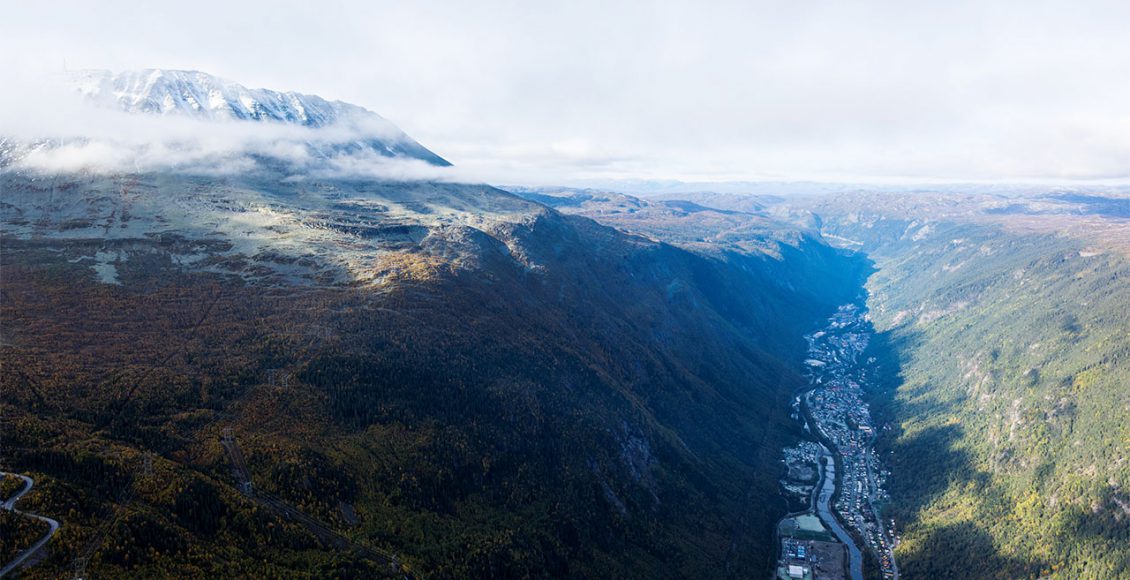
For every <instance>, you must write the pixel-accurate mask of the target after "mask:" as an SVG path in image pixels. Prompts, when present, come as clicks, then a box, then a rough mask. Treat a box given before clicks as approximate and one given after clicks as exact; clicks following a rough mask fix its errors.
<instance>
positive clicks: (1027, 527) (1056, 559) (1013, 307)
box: [808, 196, 1130, 578]
mask: <svg viewBox="0 0 1130 580" xmlns="http://www.w3.org/2000/svg"><path fill="white" fill-rule="evenodd" d="M906 197H908V198H913V196H906ZM864 201H865V200H852V201H851V202H847V201H846V200H845V199H840V200H834V201H830V202H829V201H825V202H821V203H819V204H816V203H814V204H811V205H809V206H808V207H809V208H810V209H812V211H814V212H815V213H816V214H817V215H819V216H820V218H821V219H822V220H823V227H824V231H825V232H827V233H829V234H831V235H834V236H840V237H841V240H842V241H843V242H844V243H845V244H849V245H853V246H854V247H856V248H859V249H862V250H863V251H865V252H867V253H868V254H869V255H870V256H871V257H872V258H873V259H874V260H875V263H876V267H877V272H876V273H875V274H874V275H873V276H872V278H871V279H870V281H869V283H868V289H869V291H870V293H871V297H870V306H871V311H872V314H873V316H874V319H875V324H876V327H877V329H879V330H880V331H882V335H881V338H882V343H881V344H880V345H878V347H879V348H876V352H880V351H883V350H884V349H886V350H889V351H891V352H895V353H897V356H895V357H892V359H891V360H885V361H881V362H882V363H883V368H884V369H885V371H886V377H885V378H886V385H885V388H886V389H887V390H886V391H885V392H877V393H875V404H876V405H877V407H878V410H879V411H880V414H881V415H880V416H881V417H882V418H884V419H885V420H886V421H889V423H890V427H891V429H890V430H889V431H888V432H886V434H885V436H884V439H883V441H882V446H883V447H882V449H884V451H883V452H884V453H890V455H889V459H888V461H889V462H890V465H891V467H892V471H893V474H894V475H893V476H892V479H891V482H892V494H893V504H892V506H891V507H890V510H889V513H890V515H892V516H893V517H894V518H895V519H896V520H897V521H898V523H899V528H900V531H901V533H902V537H903V541H902V544H901V545H900V546H899V548H898V551H897V557H898V559H899V567H900V569H901V571H902V572H903V574H904V575H905V576H906V577H907V578H943V577H946V578H966V577H998V578H1024V577H1032V578H1034V577H1042V576H1048V575H1051V576H1055V577H1064V578H1078V577H1083V578H1115V577H1124V576H1127V575H1130V453H1128V451H1127V449H1130V389H1128V388H1127V384H1126V377H1128V376H1130V313H1128V312H1127V309H1126V305H1127V304H1130V252H1128V247H1127V246H1126V245H1125V244H1124V243H1123V242H1122V239H1121V238H1120V237H1119V235H1118V232H1120V231H1121V232H1122V234H1123V235H1124V234H1125V233H1126V228H1130V224H1126V223H1125V221H1123V222H1121V224H1120V223H1119V222H1118V221H1117V218H1114V221H1111V219H1108V217H1107V216H1103V215H1096V214H1095V213H1094V212H1089V211H1087V208H1085V207H1084V208H1081V209H1080V208H1077V207H1072V208H1067V210H1064V208H1063V207H1057V206H1050V205H1047V203H1046V200H1036V201H1034V202H1028V201H1024V200H1020V201H1019V202H1008V203H1002V202H1000V201H999V200H989V201H990V202H991V203H988V204H982V203H979V202H982V201H984V200H978V199H976V198H970V200H969V201H968V202H967V205H965V206H961V205H959V204H955V203H953V200H952V199H941V198H930V197H929V196H922V197H920V198H919V199H918V200H913V199H912V200H910V201H908V200H907V199H901V200H900V199H898V198H895V197H894V196H888V197H887V198H886V199H872V200H870V203H861V202H864ZM1053 201H1054V200H1053ZM1037 202H1038V203H1044V204H1045V205H1044V206H1043V207H1042V213H1043V214H1044V215H1035V214H1033V213H1032V212H1030V211H1028V207H1027V206H1028V205H1031V204H1033V203H1037ZM1112 203H1114V201H1113V200H1112ZM1115 205H1118V204H1117V203H1115ZM986 206H988V207H989V208H995V211H986V212H982V211H980V210H981V209H983V208H985V207H986ZM1001 207H1004V208H1005V211H1001V210H1000V208H1001ZM1102 207H1105V206H1102ZM1049 208H1050V209H1049ZM947 213H948V214H949V215H945V214H947ZM938 215H943V217H942V219H938V218H936V217H935V218H934V219H931V216H938ZM1065 234H1067V235H1065ZM896 387H897V390H895V388H896Z"/></svg>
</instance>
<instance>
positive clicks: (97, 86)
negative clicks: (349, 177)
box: [72, 69, 450, 166]
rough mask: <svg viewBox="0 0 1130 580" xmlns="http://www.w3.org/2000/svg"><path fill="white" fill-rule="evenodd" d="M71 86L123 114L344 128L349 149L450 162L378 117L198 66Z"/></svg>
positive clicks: (87, 77) (85, 77)
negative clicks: (224, 76)
mask: <svg viewBox="0 0 1130 580" xmlns="http://www.w3.org/2000/svg"><path fill="white" fill-rule="evenodd" d="M72 81H73V83H74V86H75V88H76V89H77V90H78V91H79V92H80V93H81V94H82V95H84V96H85V97H86V98H87V99H88V100H90V101H92V102H94V103H95V104H98V105H102V106H108V107H111V108H116V109H119V110H122V111H124V112H127V113H141V114H153V115H162V116H180V117H189V118H196V119H203V120H209V121H258V122H266V123H279V124H287V125H295V126H301V127H306V128H309V129H323V128H331V127H342V128H348V129H350V130H351V131H350V136H351V138H350V139H349V143H348V144H346V145H347V146H348V147H349V148H350V149H351V150H355V149H357V148H358V147H360V148H363V149H369V150H373V151H375V152H377V153H379V154H381V155H382V156H386V157H409V158H415V159H419V160H423V161H426V162H428V163H431V164H433V165H441V166H442V165H450V163H448V162H447V161H446V160H444V159H443V158H441V157H439V156H438V155H436V154H435V153H433V152H431V151H429V150H428V149H426V148H425V147H423V146H422V145H420V144H419V143H417V142H416V141H414V140H413V139H412V138H411V137H409V136H408V135H407V134H405V133H404V132H403V131H401V130H400V129H399V128H397V127H396V126H395V125H393V124H392V123H391V122H389V121H388V120H386V119H385V118H384V117H381V116H380V115H378V114H376V113H374V112H372V111H369V110H368V109H365V108H363V107H359V106H357V105H352V104H349V103H344V102H342V101H327V100H326V99H323V98H321V97H319V96H317V95H307V94H302V93H296V92H292V91H288V92H279V91H273V90H270V89H249V88H247V87H245V86H243V85H240V84H239V83H236V82H232V81H228V80H225V79H222V78H220V77H217V76H214V75H210V74H208V73H204V72H200V71H184V70H167V69H144V70H137V71H125V72H111V71H104V70H88V71H81V72H78V73H76V74H75V75H74V77H73V79H72Z"/></svg>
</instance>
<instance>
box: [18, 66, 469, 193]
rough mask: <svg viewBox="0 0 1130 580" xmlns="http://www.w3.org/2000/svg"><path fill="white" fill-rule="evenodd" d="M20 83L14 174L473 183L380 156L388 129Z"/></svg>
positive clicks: (52, 82) (389, 138) (55, 83)
mask: <svg viewBox="0 0 1130 580" xmlns="http://www.w3.org/2000/svg"><path fill="white" fill-rule="evenodd" d="M20 84H21V85H22V87H21V88H22V89H23V88H26V90H20V91H17V92H16V94H14V95H13V94H9V95H7V96H6V97H5V98H4V99H3V102H0V109H2V110H3V113H0V145H4V146H2V147H0V163H4V164H6V165H8V167H9V168H10V169H13V170H17V171H27V172H34V173H39V174H53V173H74V172H91V173H140V172H160V171H176V172H185V173H193V174H207V175H238V174H247V173H257V172H275V173H279V172H281V173H283V175H284V176H285V177H288V178H290V179H305V178H314V179H379V180H397V181H416V180H428V181H463V180H467V179H469V178H471V177H472V176H470V175H467V174H466V173H465V172H460V171H458V170H455V169H454V168H451V167H437V166H434V165H431V164H429V163H427V162H425V161H421V160H418V159H414V158H410V157H406V156H388V155H384V154H382V150H383V149H384V147H383V145H382V144H388V145H395V144H396V143H397V141H398V140H399V139H402V138H405V136H404V135H403V134H401V133H398V134H390V132H389V130H388V129H387V124H382V123H380V122H373V121H371V120H369V119H366V118H364V117H362V116H357V117H351V118H347V119H343V120H341V121H340V122H338V123H335V124H334V125H331V126H328V127H321V128H310V127H304V126H300V125H291V124H286V123H280V122H257V121H243V120H209V119H195V118H188V117H184V116H172V115H170V116H163V115H157V114H142V113H126V112H123V111H120V110H116V109H114V108H111V107H109V106H106V105H105V104H98V103H95V102H93V101H91V100H90V99H84V98H83V97H82V96H80V95H79V94H78V93H77V92H76V91H75V90H74V89H73V87H71V86H70V85H69V84H68V82H67V79H66V78H64V77H58V78H46V79H38V80H37V82H25V83H20ZM378 119H379V118H378ZM382 121H383V120H382ZM5 157H7V159H5Z"/></svg>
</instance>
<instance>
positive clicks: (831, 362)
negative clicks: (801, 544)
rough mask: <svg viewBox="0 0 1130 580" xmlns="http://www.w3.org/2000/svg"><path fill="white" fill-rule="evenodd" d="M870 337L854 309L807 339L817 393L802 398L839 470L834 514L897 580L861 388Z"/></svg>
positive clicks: (881, 473) (882, 475)
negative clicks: (862, 357)
mask: <svg viewBox="0 0 1130 580" xmlns="http://www.w3.org/2000/svg"><path fill="white" fill-rule="evenodd" d="M869 337H870V328H869V325H868V324H867V319H866V317H865V316H864V315H863V314H862V313H860V312H859V310H858V309H857V308H855V307H852V306H847V307H841V309H840V310H839V312H837V313H836V315H835V316H834V317H833V318H832V320H831V322H830V324H829V327H828V329H826V330H825V331H822V332H818V333H815V334H813V335H810V336H809V337H808V341H809V353H808V355H809V361H808V366H809V369H810V371H811V373H812V384H813V385H814V386H815V387H816V388H815V389H813V390H812V391H810V392H809V393H808V394H807V395H806V397H807V398H806V403H807V407H808V409H809V411H810V413H811V415H812V418H813V419H814V422H815V427H816V428H817V429H818V430H819V432H820V434H821V435H823V436H824V437H825V438H826V439H828V440H829V441H831V443H832V446H833V447H834V450H833V451H834V452H835V453H837V454H838V455H839V459H840V463H841V465H842V467H841V468H840V469H841V473H842V476H841V482H840V487H839V494H838V497H837V498H836V501H835V504H834V505H835V509H836V512H837V513H838V515H839V516H840V519H841V521H843V522H844V523H845V524H847V526H848V527H849V528H853V529H854V531H855V532H856V533H857V534H858V536H859V537H861V538H862V539H863V540H864V542H865V543H866V544H867V547H868V548H870V549H871V550H872V551H873V552H874V553H875V554H876V556H877V557H878V558H879V561H880V564H881V566H882V573H883V576H884V577H885V578H895V577H897V575H898V569H897V567H896V566H895V562H894V554H893V551H894V547H895V543H896V542H897V538H896V537H895V536H894V534H893V533H891V532H890V528H889V527H887V526H885V525H884V523H883V520H882V518H881V516H880V514H879V507H878V506H879V505H880V504H882V503H883V502H886V501H889V500H890V497H889V495H888V494H887V492H886V490H885V489H884V485H885V484H886V480H887V477H888V476H889V473H888V472H887V471H886V470H884V469H883V468H882V466H881V465H880V463H879V458H878V456H877V455H876V454H875V452H874V449H873V447H872V444H873V442H874V438H875V427H874V426H873V424H872V422H871V413H870V409H868V405H867V403H865V402H864V401H863V398H862V395H863V392H862V388H861V386H860V382H861V380H862V377H861V373H862V367H861V366H860V364H859V357H860V355H862V353H863V351H864V349H866V348H867V343H868V339H869ZM869 362H873V361H869Z"/></svg>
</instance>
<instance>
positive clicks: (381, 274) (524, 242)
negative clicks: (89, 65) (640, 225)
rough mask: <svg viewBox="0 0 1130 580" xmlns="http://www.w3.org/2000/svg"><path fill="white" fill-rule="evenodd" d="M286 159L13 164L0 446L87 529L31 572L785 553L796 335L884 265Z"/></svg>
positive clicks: (664, 563)
mask: <svg viewBox="0 0 1130 580" xmlns="http://www.w3.org/2000/svg"><path fill="white" fill-rule="evenodd" d="M280 177H281V176H278V177H275V178H273V179H274V180H273V181H272V180H271V179H272V178H270V176H269V174H268V176H267V177H264V175H263V174H256V175H254V176H251V177H248V178H242V179H237V178H224V179H220V180H216V179H213V178H206V177H199V176H196V177H194V176H191V175H178V174H133V175H121V176H109V177H106V176H98V175H71V176H68V175H59V176H55V177H53V178H51V179H49V180H46V181H36V180H29V179H28V178H27V177H26V176H24V175H22V174H19V173H18V172H10V173H8V174H6V175H5V176H4V182H3V188H4V202H5V206H4V208H3V209H4V219H5V237H4V240H3V244H4V252H3V271H4V281H3V305H2V307H3V319H4V321H5V324H4V336H3V337H2V343H0V349H2V351H3V358H4V361H5V369H6V370H5V373H4V374H3V385H2V393H3V395H2V405H3V414H4V424H5V434H4V437H3V455H4V457H5V458H7V459H6V460H7V462H8V463H9V464H10V467H11V468H12V469H14V470H18V471H21V472H24V473H30V474H34V476H35V480H36V492H35V493H34V494H33V495H30V496H29V497H28V499H27V500H25V507H27V508H28V509H31V510H34V511H35V512H36V513H41V514H45V515H50V516H52V517H55V518H56V519H58V520H59V521H60V522H61V523H62V527H61V529H60V532H59V534H58V535H57V539H55V540H52V544H51V545H50V547H49V553H48V556H47V558H46V560H44V561H43V562H41V563H39V564H37V565H36V566H35V567H33V568H29V569H27V570H25V572H24V575H25V576H26V577H33V578H34V577H55V576H58V575H60V574H64V573H69V571H71V570H73V569H75V567H77V566H82V567H83V569H84V570H86V571H88V572H89V573H91V574H94V575H112V576H134V577H151V576H155V575H177V576H204V575H216V574H220V573H223V574H224V575H227V576H231V575H235V576H257V577H261V576H262V575H263V574H267V575H272V576H293V575H311V576H325V575H335V576H357V575H366V576H372V575H379V574H388V573H392V572H394V571H395V570H397V569H399V570H400V572H399V573H410V574H412V575H418V576H421V577H422V576H428V577H468V576H477V577H481V576H495V577H527V576H544V575H556V576H585V577H593V576H600V577H637V576H641V575H642V576H651V577H663V576H684V577H685V576H727V575H729V576H748V575H750V574H754V575H757V574H760V573H762V571H763V570H765V569H766V568H767V567H768V565H769V563H770V562H771V560H772V558H773V549H772V547H771V545H770V544H769V542H767V541H766V538H767V537H769V536H770V534H771V529H772V526H773V525H774V523H775V522H776V520H777V518H778V517H779V516H780V515H781V514H782V513H783V511H784V506H783V505H782V502H781V500H780V499H779V497H778V496H777V487H776V486H777V481H776V479H777V471H778V470H779V453H780V449H781V448H782V447H783V446H784V445H786V444H788V443H789V442H790V441H791V440H792V439H793V438H794V437H795V431H796V427H795V425H794V424H792V423H791V422H790V421H789V419H788V406H789V404H788V403H789V400H790V398H791V396H792V393H793V392H794V391H795V390H796V389H797V388H799V387H800V386H801V385H802V384H803V378H802V377H801V375H800V368H801V367H800V361H801V360H802V359H803V356H804V349H805V344H804V341H803V340H802V338H801V337H802V335H803V334H804V332H806V331H808V330H810V329H811V328H812V327H813V326H814V325H815V324H817V323H818V321H819V320H821V319H823V318H825V317H826V316H827V315H828V314H829V313H830V312H832V311H834V310H835V308H836V306H837V305H839V304H841V303H843V302H845V301H848V300H851V299H853V298H855V297H856V296H857V295H858V292H859V288H860V283H861V281H862V279H863V276H864V275H865V274H866V273H867V271H868V266H867V264H866V262H864V261H863V260H861V259H860V258H858V257H855V256H852V255H850V254H848V253H845V252H843V251H840V250H836V249H834V248H831V247H829V246H828V245H826V244H825V243H823V242H822V241H821V240H820V239H819V238H818V237H814V236H813V235H812V234H811V233H805V232H804V230H802V229H797V228H795V227H793V226H788V225H786V224H783V223H781V222H775V221H765V220H759V222H758V227H757V228H756V230H755V231H754V233H750V234H743V235H742V236H741V244H740V245H739V246H740V247H738V248H737V249H733V248H724V249H721V250H719V249H718V247H717V246H711V247H706V246H702V247H697V248H696V247H689V246H688V247H679V246H677V245H669V244H667V243H664V242H662V241H659V240H657V239H649V238H647V237H643V236H640V235H635V234H627V233H623V232H621V231H619V230H617V229H613V228H610V227H607V226H602V225H598V224H596V223H594V222H593V221H591V220H589V219H587V218H585V217H579V216H569V215H563V214H561V213H558V212H557V211H555V210H553V209H550V208H547V207H545V206H543V205H541V204H538V203H534V202H529V201H526V200H523V199H520V198H518V197H515V196H512V195H510V194H508V193H506V192H503V191H500V190H496V189H493V188H485V187H482V186H459V185H429V184H423V185H421V184H390V183H387V182H386V183H383V184H372V183H363V182H350V181H337V182H334V181H321V182H317V183H311V184H301V183H299V184H295V183H293V182H287V181H281V180H280V179H279V178H280ZM690 224H691V222H689V221H688V222H686V225H687V227H690ZM680 227H681V226H680ZM811 272H820V276H815V277H814V276H811V275H810V273H811ZM229 438H230V440H231V441H234V442H235V443H236V444H237V445H238V446H239V448H240V449H241V450H242V458H243V459H244V460H245V462H246V469H247V471H248V472H249V475H250V483H251V485H250V493H252V494H258V495H253V496H248V495H246V494H247V492H248V490H246V489H245V490H241V489H240V486H239V485H237V484H238V483H239V479H238V478H237V477H236V476H234V475H233V472H232V457H231V456H230V455H229V453H227V452H226V451H225V449H226V448H225V445H222V444H221V443H222V442H223V441H227V440H229ZM253 497H270V498H276V499H277V501H279V502H283V503H284V504H286V505H289V506H291V508H288V509H294V510H300V511H301V512H302V513H303V514H306V516H308V517H309V518H312V519H313V520H316V521H319V522H321V524H323V525H325V526H326V527H328V528H330V529H332V530H334V531H335V532H336V533H340V534H342V535H344V536H346V537H347V538H349V540H350V541H352V542H353V543H354V544H355V545H357V546H362V547H367V548H371V549H373V550H378V551H380V552H383V553H387V554H394V555H395V558H396V559H395V564H396V567H395V568H389V564H388V562H385V561H382V560H380V559H379V558H376V559H374V558H372V557H367V556H366V552H365V550H363V549H355V550H349V549H342V546H340V545H336V544H335V543H334V542H333V541H328V540H327V539H326V538H325V537H324V535H322V536H320V535H319V534H318V533H317V532H316V530H312V529H311V528H310V527H309V526H307V525H304V524H303V521H304V520H301V519H294V518H290V517H287V516H285V510H284V511H272V510H271V509H267V508H266V507H264V505H265V504H262V503H257V502H255V501H252V499H253ZM272 501H274V500H272Z"/></svg>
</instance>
